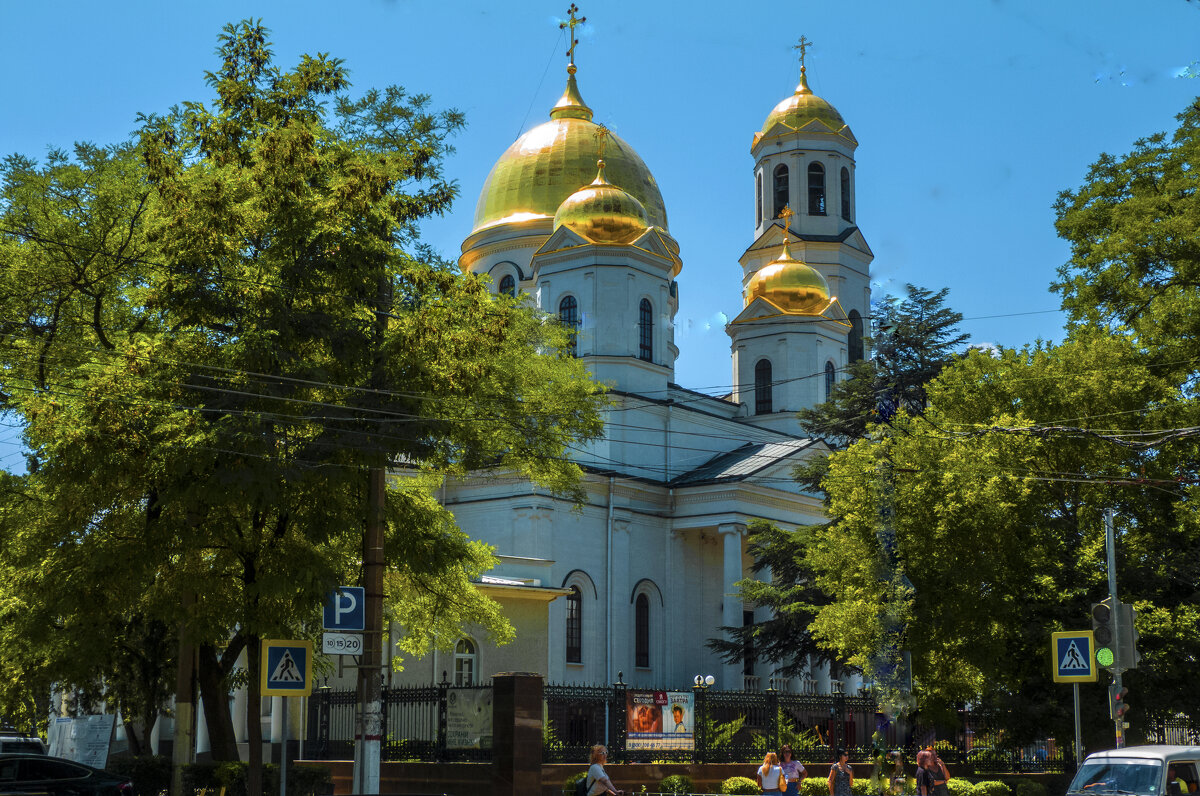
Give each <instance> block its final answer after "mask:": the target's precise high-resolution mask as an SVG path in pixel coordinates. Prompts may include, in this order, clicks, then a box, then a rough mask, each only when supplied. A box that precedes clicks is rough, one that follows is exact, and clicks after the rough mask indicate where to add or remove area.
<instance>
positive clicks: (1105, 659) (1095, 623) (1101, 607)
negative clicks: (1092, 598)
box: [1092, 597, 1117, 669]
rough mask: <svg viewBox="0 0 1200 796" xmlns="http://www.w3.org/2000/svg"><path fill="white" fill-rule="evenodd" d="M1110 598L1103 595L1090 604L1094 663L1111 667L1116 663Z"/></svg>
mask: <svg viewBox="0 0 1200 796" xmlns="http://www.w3.org/2000/svg"><path fill="white" fill-rule="evenodd" d="M1112 620H1113V611H1112V598H1111V597H1105V598H1104V599H1103V600H1101V601H1100V602H1098V603H1096V604H1094V605H1093V606H1092V638H1094V639H1095V640H1096V663H1097V664H1099V665H1100V666H1101V667H1103V668H1105V669H1113V668H1115V667H1116V663H1117V645H1116V641H1117V639H1116V638H1115V637H1114V634H1113V627H1112Z"/></svg>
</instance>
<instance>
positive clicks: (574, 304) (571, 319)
mask: <svg viewBox="0 0 1200 796" xmlns="http://www.w3.org/2000/svg"><path fill="white" fill-rule="evenodd" d="M558 322H559V323H561V324H562V325H563V326H565V327H567V331H569V332H570V333H571V356H576V355H577V354H578V348H577V347H576V345H575V341H576V339H577V338H578V337H579V302H578V301H576V300H575V297H574V296H563V300H562V301H560V302H558Z"/></svg>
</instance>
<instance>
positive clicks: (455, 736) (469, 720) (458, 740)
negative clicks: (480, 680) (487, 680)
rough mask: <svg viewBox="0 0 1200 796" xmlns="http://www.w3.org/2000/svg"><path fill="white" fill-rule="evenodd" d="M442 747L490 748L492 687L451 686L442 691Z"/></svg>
mask: <svg viewBox="0 0 1200 796" xmlns="http://www.w3.org/2000/svg"><path fill="white" fill-rule="evenodd" d="M446 747H447V748H449V749H491V748H492V689H490V688H451V689H448V690H447V693H446Z"/></svg>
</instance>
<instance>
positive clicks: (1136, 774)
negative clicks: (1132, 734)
mask: <svg viewBox="0 0 1200 796" xmlns="http://www.w3.org/2000/svg"><path fill="white" fill-rule="evenodd" d="M1067 793H1068V794H1079V796H1099V794H1117V796H1188V794H1196V795H1197V796H1200V746H1128V747H1126V748H1124V749H1109V750H1108V751H1106V752H1096V753H1095V754H1092V755H1088V756H1087V759H1085V760H1084V761H1083V765H1082V766H1080V767H1079V771H1078V772H1076V774H1075V778H1074V779H1073V780H1071V786H1070V787H1069V788H1067Z"/></svg>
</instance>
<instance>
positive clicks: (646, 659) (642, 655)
mask: <svg viewBox="0 0 1200 796" xmlns="http://www.w3.org/2000/svg"><path fill="white" fill-rule="evenodd" d="M633 658H634V660H633V663H634V665H635V666H640V667H641V668H643V669H645V668H649V666H650V601H649V600H648V599H646V595H644V594H639V595H638V596H637V600H635V601H634V603H633Z"/></svg>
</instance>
